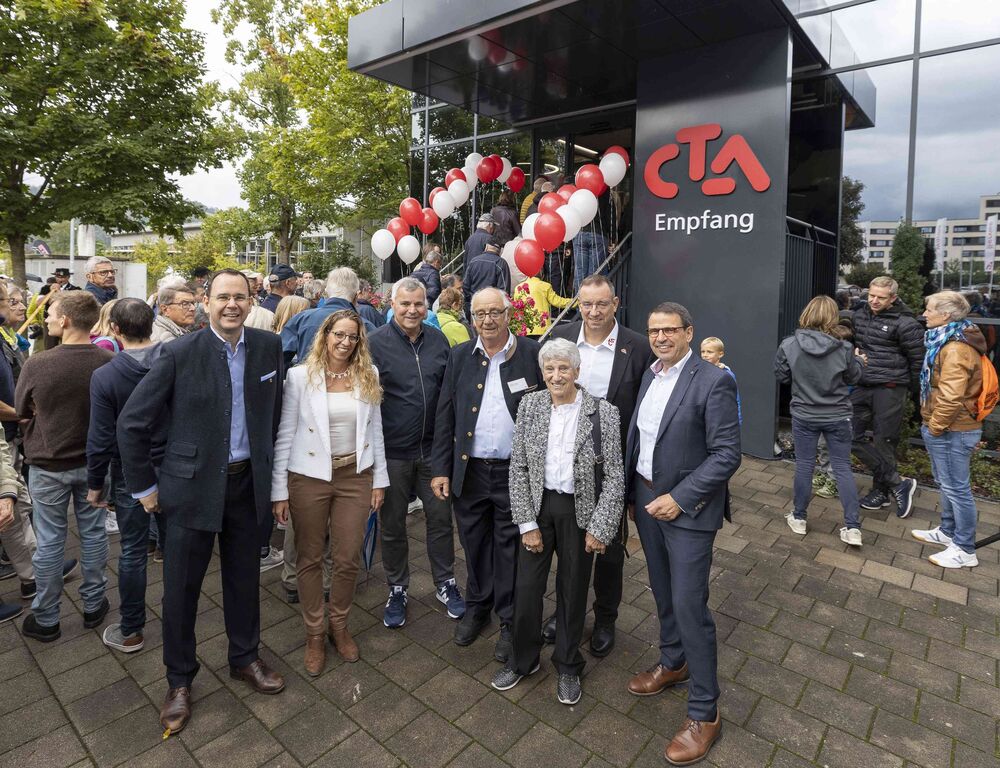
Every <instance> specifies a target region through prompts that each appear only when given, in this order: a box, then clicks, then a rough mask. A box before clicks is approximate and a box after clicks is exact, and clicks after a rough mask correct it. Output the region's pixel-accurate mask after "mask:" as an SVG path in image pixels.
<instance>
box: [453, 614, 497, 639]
mask: <svg viewBox="0 0 1000 768" xmlns="http://www.w3.org/2000/svg"><path fill="white" fill-rule="evenodd" d="M489 623H490V615H489V614H488V613H479V612H477V611H466V612H465V616H463V617H462V620H461V621H460V622H458V625H457V626H456V627H455V645H472V643H474V642H475V640H476V638H477V637H479V633H480V632H482V631H483V630H484V629H486V627H487V626H488V625H489Z"/></svg>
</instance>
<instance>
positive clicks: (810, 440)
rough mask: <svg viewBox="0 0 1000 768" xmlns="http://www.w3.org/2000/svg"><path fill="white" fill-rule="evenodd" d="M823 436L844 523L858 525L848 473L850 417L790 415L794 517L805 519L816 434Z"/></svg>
mask: <svg viewBox="0 0 1000 768" xmlns="http://www.w3.org/2000/svg"><path fill="white" fill-rule="evenodd" d="M820 435H823V437H825V438H826V445H827V448H828V449H829V451H830V468H831V469H832V470H833V479H834V480H836V481H837V493H838V495H839V496H840V503H841V504H842V505H843V507H844V525H845V526H847V527H848V528H860V527H861V518H860V516H859V515H858V509H859V504H858V486H857V485H855V484H854V476H853V475H852V474H851V440H852V438H853V430H852V428H851V420H850V419H842V420H841V421H834V422H829V423H826V424H820V423H816V422H810V421H803V420H802V419H797V418H795V417H794V416H793V417H792V439H793V440H794V441H795V485H794V490H793V495H794V497H795V518H796V519H797V520H805V519H806V509H808V507H809V499H810V498H812V476H813V469H815V467H816V445H817V443H819V436H820Z"/></svg>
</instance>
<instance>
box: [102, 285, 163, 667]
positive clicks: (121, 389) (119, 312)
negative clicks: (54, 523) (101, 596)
mask: <svg viewBox="0 0 1000 768" xmlns="http://www.w3.org/2000/svg"><path fill="white" fill-rule="evenodd" d="M111 328H112V330H113V331H114V334H115V336H116V337H117V338H119V339H121V341H122V351H121V352H120V353H119V354H117V355H115V356H114V358H112V360H111V362H110V363H107V364H105V365H102V366H101V367H100V368H98V369H97V370H96V371H94V375H93V376H91V377H90V426H89V429H88V431H87V488H88V491H87V501H89V502H90V503H91V504H92V505H94V506H101V507H106V506H107V505H108V501H109V500H110V501H113V502H114V505H115V511H116V512H117V515H118V529H119V532H120V533H121V554H120V555H119V557H118V593H119V597H120V606H119V613H120V615H121V621H120V622H119V623H117V624H111V625H110V626H108V627H107V628H106V629H105V630H104V634H103V635H102V638H103V640H104V644H105V645H107V646H108V647H109V648H114V649H115V650H118V651H121V652H122V653H135V652H136V651H141V650H142V646H143V642H144V641H143V635H142V630H143V628H144V627H145V626H146V560H147V559H148V558H147V554H148V553H147V549H146V548H147V542H148V540H149V515H148V514H147V513H146V510H144V509H143V508H142V504H140V503H139V502H138V501H136V500H135V499H133V498H132V494H131V493H129V492H128V490H127V489H126V487H125V477H124V475H123V474H122V463H121V454H119V452H118V437H117V432H116V428H117V424H118V416H119V414H120V413H121V412H122V409H123V408H124V407H125V404H126V403H127V402H128V399H129V397H130V396H131V395H132V392H133V391H134V390H135V388H136V386H137V385H138V384H139V382H140V381H142V379H143V377H144V376H145V375H146V374H147V373H148V372H149V368H150V366H151V365H152V363H153V361H154V360H155V359H156V357H157V355H158V354H159V352H160V345H159V344H157V343H155V342H153V340H152V339H151V338H150V334H151V333H152V331H153V310H152V309H150V307H149V305H148V304H146V302H144V301H143V300H142V299H121V300H120V301H118V302H116V303H115V306H114V307H113V309H112V310H111ZM165 427H166V425H165V424H162V423H161V424H158V425H157V429H156V433H155V434H154V435H153V438H152V441H151V443H150V454H151V457H152V460H153V465H154V466H159V465H160V461H161V460H162V459H163V447H164V442H165V437H166V434H165ZM109 466H110V468H111V485H110V487H109V488H105V484H104V481H105V478H106V477H107V475H108V467H109ZM157 524H158V526H159V529H160V530H161V531H162V530H165V529H164V527H163V526H164V522H163V518H162V516H161V515H157Z"/></svg>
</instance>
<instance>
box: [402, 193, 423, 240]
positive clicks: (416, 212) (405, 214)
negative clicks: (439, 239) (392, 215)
mask: <svg viewBox="0 0 1000 768" xmlns="http://www.w3.org/2000/svg"><path fill="white" fill-rule="evenodd" d="M399 216H400V218H402V220H403V221H405V222H406V223H407V224H408V225H409V226H410V227H415V226H417V225H418V224H420V221H421V220H422V219H423V216H424V214H423V212H422V211H421V209H420V201H419V200H417V199H416V198H413V197H408V198H406V199H405V200H404V201H403V202H401V203H400V204H399ZM407 233H409V228H407Z"/></svg>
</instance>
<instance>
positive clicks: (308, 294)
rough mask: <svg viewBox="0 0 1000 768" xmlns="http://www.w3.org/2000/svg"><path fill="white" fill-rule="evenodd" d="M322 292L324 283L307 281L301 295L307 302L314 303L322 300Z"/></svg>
mask: <svg viewBox="0 0 1000 768" xmlns="http://www.w3.org/2000/svg"><path fill="white" fill-rule="evenodd" d="M324 290H326V283H324V282H323V281H322V280H308V281H306V284H305V285H303V286H302V295H303V296H304V297H305V298H307V299H309V301H316V299H319V298H322V296H323V291H324Z"/></svg>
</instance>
